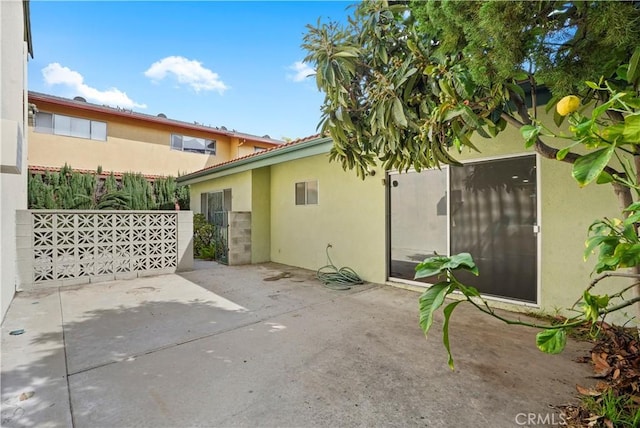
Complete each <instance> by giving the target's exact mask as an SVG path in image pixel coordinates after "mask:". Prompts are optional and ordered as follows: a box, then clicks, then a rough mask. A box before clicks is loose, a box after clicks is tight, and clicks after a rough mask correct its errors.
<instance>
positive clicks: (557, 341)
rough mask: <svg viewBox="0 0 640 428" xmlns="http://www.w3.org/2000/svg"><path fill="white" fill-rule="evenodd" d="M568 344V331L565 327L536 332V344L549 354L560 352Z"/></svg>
mask: <svg viewBox="0 0 640 428" xmlns="http://www.w3.org/2000/svg"><path fill="white" fill-rule="evenodd" d="M566 344H567V333H566V332H565V331H564V329H563V328H551V329H547V330H542V331H541V332H539V333H538V334H536V346H537V347H538V349H539V350H541V351H542V352H546V353H547V354H559V353H560V352H562V351H563V350H564V347H565V345H566Z"/></svg>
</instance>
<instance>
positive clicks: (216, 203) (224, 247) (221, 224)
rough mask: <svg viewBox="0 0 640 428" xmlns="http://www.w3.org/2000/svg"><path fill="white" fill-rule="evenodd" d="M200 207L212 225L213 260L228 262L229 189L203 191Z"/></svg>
mask: <svg viewBox="0 0 640 428" xmlns="http://www.w3.org/2000/svg"><path fill="white" fill-rule="evenodd" d="M202 207H203V208H204V209H203V211H204V214H205V215H206V217H207V221H208V222H209V223H211V224H212V225H213V226H214V237H213V243H214V244H215V249H216V250H215V255H214V260H216V261H218V262H220V263H224V264H228V263H229V211H230V208H231V189H226V190H223V191H219V192H211V193H203V194H202Z"/></svg>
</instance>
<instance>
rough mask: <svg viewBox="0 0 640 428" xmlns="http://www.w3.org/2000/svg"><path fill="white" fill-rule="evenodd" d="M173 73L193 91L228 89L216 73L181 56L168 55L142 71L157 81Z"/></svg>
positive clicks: (197, 62)
mask: <svg viewBox="0 0 640 428" xmlns="http://www.w3.org/2000/svg"><path fill="white" fill-rule="evenodd" d="M171 74H172V75H173V76H174V77H175V78H176V79H177V80H178V82H179V83H184V84H187V85H189V86H191V88H193V90H194V91H196V92H200V91H218V93H220V94H222V93H223V92H224V91H226V90H227V89H229V87H228V86H227V85H225V84H224V82H223V81H222V80H220V76H218V74H217V73H214V72H213V71H211V70H209V69H208V68H204V67H203V66H202V63H201V62H200V61H196V60H189V59H187V58H185V57H182V56H168V57H166V58H163V59H161V60H160V61H156V62H154V63H153V64H151V67H149V69H148V70H147V71H145V72H144V75H145V76H147V77H148V78H150V79H151V80H153V81H154V82H158V81H160V80H162V79H164V78H165V77H167V76H169V75H171Z"/></svg>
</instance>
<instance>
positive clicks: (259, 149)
mask: <svg viewBox="0 0 640 428" xmlns="http://www.w3.org/2000/svg"><path fill="white" fill-rule="evenodd" d="M265 150H267V149H265V148H264V147H258V146H253V151H254V152H255V153H259V152H264V151H265Z"/></svg>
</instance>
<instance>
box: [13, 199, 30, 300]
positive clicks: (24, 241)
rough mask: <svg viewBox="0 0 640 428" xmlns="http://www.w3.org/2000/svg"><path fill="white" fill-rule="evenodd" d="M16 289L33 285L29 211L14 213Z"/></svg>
mask: <svg viewBox="0 0 640 428" xmlns="http://www.w3.org/2000/svg"><path fill="white" fill-rule="evenodd" d="M16 250H17V251H16V252H17V254H16V264H17V280H16V289H17V290H21V289H24V288H25V287H29V286H31V285H33V221H32V218H31V211H29V210H17V211H16Z"/></svg>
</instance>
